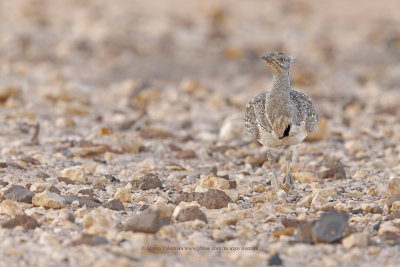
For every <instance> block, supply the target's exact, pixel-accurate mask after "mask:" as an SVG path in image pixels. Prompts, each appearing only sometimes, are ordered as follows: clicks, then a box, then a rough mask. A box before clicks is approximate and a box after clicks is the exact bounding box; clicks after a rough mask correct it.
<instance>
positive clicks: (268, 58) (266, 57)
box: [261, 56, 271, 62]
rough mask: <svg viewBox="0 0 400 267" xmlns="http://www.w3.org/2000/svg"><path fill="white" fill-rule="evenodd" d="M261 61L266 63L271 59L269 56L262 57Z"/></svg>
mask: <svg viewBox="0 0 400 267" xmlns="http://www.w3.org/2000/svg"><path fill="white" fill-rule="evenodd" d="M261 59H264V60H266V61H268V62H270V61H271V57H270V56H262V57H261Z"/></svg>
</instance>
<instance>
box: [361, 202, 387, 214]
mask: <svg viewBox="0 0 400 267" xmlns="http://www.w3.org/2000/svg"><path fill="white" fill-rule="evenodd" d="M360 209H361V210H362V211H363V212H367V213H379V214H382V213H383V210H382V209H381V208H380V207H379V206H378V205H377V204H375V203H361V204H360Z"/></svg>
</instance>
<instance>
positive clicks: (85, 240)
mask: <svg viewBox="0 0 400 267" xmlns="http://www.w3.org/2000/svg"><path fill="white" fill-rule="evenodd" d="M105 244H108V240H107V238H105V237H104V236H101V235H87V234H83V235H82V237H81V238H79V239H77V240H74V241H73V242H72V244H71V245H72V246H80V245H86V246H99V245H105Z"/></svg>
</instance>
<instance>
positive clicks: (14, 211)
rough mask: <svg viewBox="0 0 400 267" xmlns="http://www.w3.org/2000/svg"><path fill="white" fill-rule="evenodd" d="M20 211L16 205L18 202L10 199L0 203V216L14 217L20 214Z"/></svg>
mask: <svg viewBox="0 0 400 267" xmlns="http://www.w3.org/2000/svg"><path fill="white" fill-rule="evenodd" d="M21 212H22V209H21V207H20V206H19V205H18V202H16V201H13V200H11V199H5V200H3V201H2V202H1V203H0V214H5V215H9V216H14V215H18V214H21Z"/></svg>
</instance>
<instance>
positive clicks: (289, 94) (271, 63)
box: [244, 52, 318, 190]
mask: <svg viewBox="0 0 400 267" xmlns="http://www.w3.org/2000/svg"><path fill="white" fill-rule="evenodd" d="M261 59H263V60H265V61H266V62H267V64H268V67H269V69H270V70H271V72H272V74H273V78H272V86H271V88H270V90H268V91H266V92H263V93H260V94H259V95H257V96H255V97H253V98H252V99H250V101H249V102H248V104H247V105H246V107H245V116H244V124H245V128H246V130H247V132H248V133H249V135H250V137H251V138H252V139H253V140H254V141H258V142H259V143H261V144H262V145H264V146H266V147H267V160H268V162H269V163H270V165H271V169H272V173H273V175H274V180H272V186H273V187H274V188H275V189H277V190H278V189H280V184H279V181H278V176H277V173H276V170H275V168H274V165H273V162H274V158H273V156H272V150H274V149H279V148H284V149H285V150H286V151H287V149H288V150H289V153H287V156H286V176H285V177H284V179H283V181H282V182H283V183H284V184H285V185H287V186H289V187H291V186H292V185H293V177H292V173H291V172H290V164H291V163H292V160H293V152H294V151H295V149H296V147H297V146H298V145H299V144H300V143H301V142H302V141H303V140H304V139H305V138H306V136H307V135H308V134H309V133H311V132H312V131H313V130H314V129H315V128H316V126H317V124H318V113H317V111H316V108H315V107H314V105H313V104H312V101H311V99H310V97H309V96H307V95H306V94H305V93H303V92H300V91H296V90H292V89H291V86H290V65H291V63H292V61H293V57H291V56H288V55H286V54H285V53H282V52H272V53H270V54H269V55H267V56H262V57H261Z"/></svg>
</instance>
